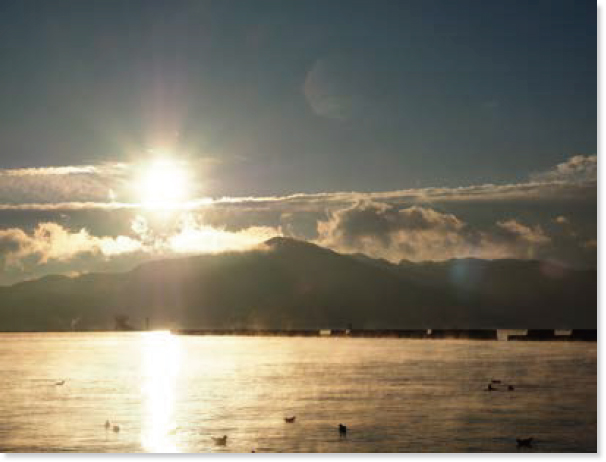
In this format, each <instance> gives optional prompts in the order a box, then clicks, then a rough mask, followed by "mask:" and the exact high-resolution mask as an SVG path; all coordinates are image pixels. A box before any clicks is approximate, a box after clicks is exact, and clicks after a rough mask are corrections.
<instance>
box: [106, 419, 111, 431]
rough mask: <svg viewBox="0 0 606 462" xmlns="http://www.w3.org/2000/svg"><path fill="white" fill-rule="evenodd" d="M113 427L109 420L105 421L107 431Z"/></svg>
mask: <svg viewBox="0 0 606 462" xmlns="http://www.w3.org/2000/svg"><path fill="white" fill-rule="evenodd" d="M111 426H112V424H111V423H110V422H109V420H106V421H105V429H106V430H109V427H111Z"/></svg>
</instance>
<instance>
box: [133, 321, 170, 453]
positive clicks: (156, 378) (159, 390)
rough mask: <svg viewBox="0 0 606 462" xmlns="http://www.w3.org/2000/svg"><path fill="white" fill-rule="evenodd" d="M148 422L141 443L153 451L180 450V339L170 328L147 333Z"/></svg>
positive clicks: (145, 381)
mask: <svg viewBox="0 0 606 462" xmlns="http://www.w3.org/2000/svg"><path fill="white" fill-rule="evenodd" d="M142 341H143V349H142V350H143V383H142V388H141V390H142V393H143V397H144V402H145V407H144V422H143V428H142V434H141V445H142V446H143V448H144V449H145V450H146V451H149V452H163V453H167V452H180V451H179V448H178V447H177V443H176V441H175V437H176V430H177V428H176V424H175V420H174V406H175V385H176V381H177V375H178V372H179V356H180V351H179V342H178V339H177V338H176V337H175V336H174V335H172V334H171V333H170V332H168V331H166V332H165V331H157V332H149V333H145V334H143V340H142Z"/></svg>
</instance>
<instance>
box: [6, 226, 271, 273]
mask: <svg viewBox="0 0 606 462" xmlns="http://www.w3.org/2000/svg"><path fill="white" fill-rule="evenodd" d="M131 228H132V232H133V233H134V235H133V236H125V235H119V236H113V237H112V236H94V235H91V234H90V233H89V231H87V230H86V229H80V230H78V231H70V230H69V229H67V228H65V227H63V226H62V225H60V224H58V223H51V222H46V223H40V224H38V225H37V226H36V228H35V229H34V230H33V231H32V232H31V233H27V232H26V231H24V230H22V229H20V228H8V229H0V262H4V266H5V267H24V265H30V266H31V265H33V266H41V265H45V264H48V263H50V262H68V261H70V260H72V259H74V258H76V257H83V256H88V257H95V258H103V259H111V258H114V257H117V256H123V255H132V254H138V255H139V256H147V257H162V256H169V255H174V254H202V253H217V252H225V251H236V250H246V249H249V248H252V247H255V246H258V245H259V244H260V243H262V242H264V241H266V240H267V239H270V238H272V237H275V236H280V235H282V232H281V230H280V229H279V228H273V227H269V226H252V227H248V228H244V229H241V230H238V231H227V230H225V229H223V228H220V227H213V226H210V225H207V224H203V223H201V222H199V220H198V219H197V217H195V216H193V215H191V214H185V215H183V216H182V217H181V219H180V220H179V221H178V225H177V227H176V228H175V229H171V230H168V231H167V232H158V231H155V230H154V229H152V227H151V226H150V225H149V224H148V223H147V221H146V220H145V218H143V217H141V216H137V217H135V218H134V219H133V221H132V224H131Z"/></svg>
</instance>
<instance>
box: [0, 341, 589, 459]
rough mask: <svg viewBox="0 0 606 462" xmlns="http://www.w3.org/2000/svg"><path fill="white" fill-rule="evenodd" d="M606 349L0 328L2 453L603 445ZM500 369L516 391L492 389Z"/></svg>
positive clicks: (570, 448) (500, 376)
mask: <svg viewBox="0 0 606 462" xmlns="http://www.w3.org/2000/svg"><path fill="white" fill-rule="evenodd" d="M596 356H597V352H596V344H595V343H541V342H530V343H526V342H511V343H506V342H478V341H475V342H467V341H440V340H437V341H427V340H391V339H330V338H326V339H319V338H252V337H194V336H171V335H170V334H167V333H143V334H142V333H125V334H113V333H110V334H79V333H70V334H0V371H2V373H1V374H0V449H1V450H2V451H3V452H11V451H17V452H41V451H79V452H140V451H151V452H171V451H179V452H212V451H229V452H250V451H251V450H253V449H255V450H256V451H257V452H295V451H305V452H308V451H322V452H377V451H379V452H393V451H400V452H410V451H412V452H444V451H449V452H450V451H497V452H509V451H517V449H516V446H515V438H516V437H525V436H533V437H534V438H535V440H536V441H537V443H536V445H535V447H534V448H533V449H532V451H541V452H542V451H592V452H594V451H596V449H597V434H596V421H597V412H596V408H597V403H596V367H597V366H596ZM492 378H495V379H501V380H503V382H504V383H512V384H514V385H515V387H516V389H515V391H513V392H512V391H496V392H486V391H483V389H484V388H485V387H486V384H487V382H488V381H489V380H490V379H492ZM60 380H65V384H64V385H62V386H59V385H56V384H55V383H56V382H57V381H60ZM291 415H296V416H297V420H296V423H294V424H286V423H284V420H283V418H284V417H285V416H291ZM107 419H109V420H111V422H112V423H115V424H118V425H120V427H121V431H120V432H119V433H113V432H111V431H110V432H107V431H106V430H105V428H104V423H105V421H106V420H107ZM340 422H342V423H344V424H346V425H347V426H348V428H349V429H350V430H349V434H348V437H347V439H344V440H342V439H339V435H338V431H337V425H338V424H339V423H340ZM224 434H225V435H228V444H227V446H226V447H220V446H215V445H214V444H213V441H212V438H211V437H212V436H221V435H224ZM526 451H528V450H526Z"/></svg>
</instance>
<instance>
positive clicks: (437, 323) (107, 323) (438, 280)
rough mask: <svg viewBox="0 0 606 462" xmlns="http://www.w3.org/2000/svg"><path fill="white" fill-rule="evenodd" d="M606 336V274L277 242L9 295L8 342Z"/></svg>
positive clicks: (4, 292) (2, 295)
mask: <svg viewBox="0 0 606 462" xmlns="http://www.w3.org/2000/svg"><path fill="white" fill-rule="evenodd" d="M117 317H120V318H121V319H122V320H123V321H124V320H125V319H128V323H130V324H131V325H132V326H134V328H144V327H145V326H146V323H147V322H149V323H150V324H151V326H152V327H154V328H166V327H172V328H191V329H195V328H204V329H209V328H210V329H212V328H221V329H223V328H248V329H256V328H258V329H316V328H318V329H320V328H345V327H348V326H354V328H356V329H385V328H394V329H395V328H398V329H409V328H410V329H417V328H423V329H425V328H436V329H437V328H457V329H470V328H474V329H475V328H508V329H517V328H524V329H525V328H556V329H557V328H559V329H571V328H596V324H597V271H596V270H573V269H569V268H564V267H561V266H558V265H556V264H553V263H548V262H542V261H535V260H477V259H459V260H449V261H443V262H420V263H414V262H409V261H402V262H400V263H398V264H396V263H391V262H388V261H386V260H378V259H373V258H370V257H368V256H366V255H362V254H340V253H337V252H334V251H332V250H329V249H326V248H323V247H320V246H317V245H315V244H312V243H309V242H305V241H298V240H295V239H290V238H282V237H276V238H272V239H270V240H268V241H267V242H265V243H264V245H261V246H259V247H258V248H256V249H253V250H248V251H242V252H227V253H220V254H205V255H199V256H192V257H183V258H173V259H164V260H156V261H151V262H147V263H144V264H141V265H140V266H138V267H136V268H135V269H133V270H131V271H128V272H124V273H94V274H93V273H91V274H84V275H80V276H77V277H67V276H47V277H43V278H41V279H37V280H33V281H27V282H21V283H18V284H15V285H12V286H7V287H0V330H1V331H63V330H70V329H71V328H72V327H73V326H77V328H78V329H79V330H103V329H109V330H112V329H114V325H115V322H116V318H117Z"/></svg>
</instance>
